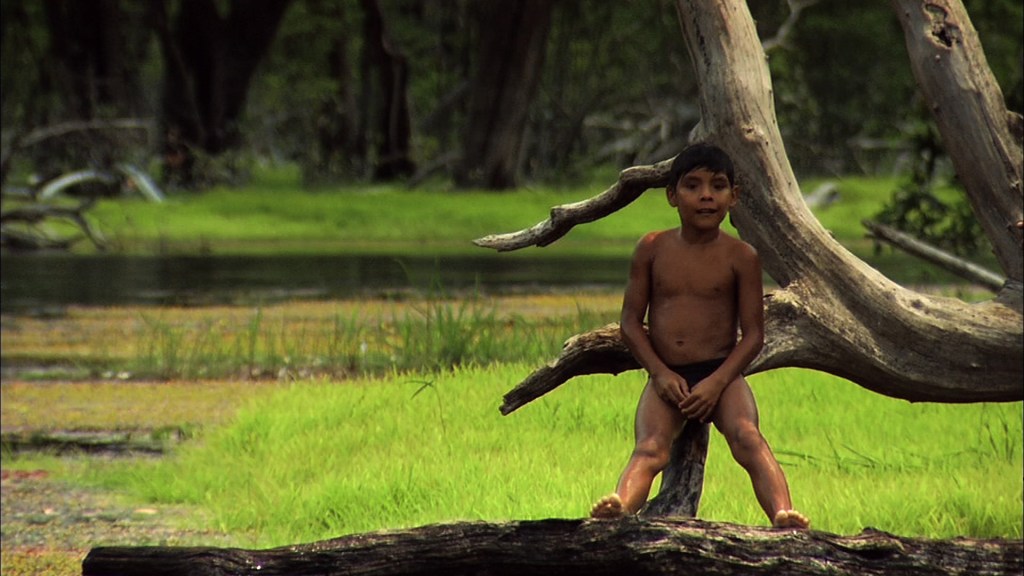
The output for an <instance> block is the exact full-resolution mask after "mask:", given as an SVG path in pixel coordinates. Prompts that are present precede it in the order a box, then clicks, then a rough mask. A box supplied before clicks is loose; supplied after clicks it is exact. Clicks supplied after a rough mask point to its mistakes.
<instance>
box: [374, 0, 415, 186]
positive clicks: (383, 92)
mask: <svg viewBox="0 0 1024 576" xmlns="http://www.w3.org/2000/svg"><path fill="white" fill-rule="evenodd" d="M361 4H362V7H363V14H364V20H363V23H364V24H363V41H364V48H363V82H364V93H363V106H362V108H363V116H364V118H365V120H364V121H369V122H373V121H376V123H377V128H376V131H375V133H372V134H369V130H367V131H366V132H367V133H368V135H370V138H369V139H370V140H373V141H376V143H377V146H376V148H377V150H376V151H377V158H376V162H375V167H374V170H373V177H374V179H377V180H391V179H394V178H398V177H400V176H410V175H412V174H413V173H414V172H416V165H415V164H414V163H413V161H412V158H411V147H412V142H411V140H412V127H411V125H412V121H411V120H410V118H409V96H408V92H409V64H408V62H407V61H406V59H405V56H403V55H402V54H401V53H399V52H398V50H396V49H395V48H394V47H393V46H392V42H391V39H390V37H389V36H388V33H387V31H386V29H385V27H384V15H383V14H382V13H381V10H380V4H378V2H377V0H362V2H361ZM374 80H376V82H374ZM378 90H379V91H378Z"/></svg>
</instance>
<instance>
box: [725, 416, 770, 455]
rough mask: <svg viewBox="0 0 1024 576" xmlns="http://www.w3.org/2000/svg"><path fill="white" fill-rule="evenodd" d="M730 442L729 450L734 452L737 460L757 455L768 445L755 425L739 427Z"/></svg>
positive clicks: (729, 439) (731, 436)
mask: <svg viewBox="0 0 1024 576" xmlns="http://www.w3.org/2000/svg"><path fill="white" fill-rule="evenodd" d="M728 441H729V449H730V450H732V454H733V457H734V458H736V459H737V460H741V459H743V458H744V457H745V456H750V455H753V454H757V453H758V452H760V451H761V450H763V449H764V448H765V446H766V445H767V443H766V442H765V440H764V436H762V435H761V431H760V430H758V429H757V426H754V425H753V424H748V425H743V426H738V427H737V428H736V430H734V431H733V433H732V434H731V435H730V437H729V438H728Z"/></svg>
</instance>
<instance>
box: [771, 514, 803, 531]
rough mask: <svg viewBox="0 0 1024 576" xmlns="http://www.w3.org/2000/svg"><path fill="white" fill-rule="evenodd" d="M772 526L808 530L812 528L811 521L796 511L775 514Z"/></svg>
mask: <svg viewBox="0 0 1024 576" xmlns="http://www.w3.org/2000/svg"><path fill="white" fill-rule="evenodd" d="M772 526H773V527H775V528H791V529H796V530H807V529H808V528H810V526H811V521H810V520H809V519H808V518H807V516H804V515H803V514H801V513H799V512H797V511H796V510H779V511H778V512H777V513H776V514H775V518H774V519H773V520H772Z"/></svg>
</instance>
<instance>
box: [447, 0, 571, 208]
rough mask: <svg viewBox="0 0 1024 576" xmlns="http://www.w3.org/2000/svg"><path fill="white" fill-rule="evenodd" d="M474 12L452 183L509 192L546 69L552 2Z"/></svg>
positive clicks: (514, 1) (498, 0)
mask: <svg viewBox="0 0 1024 576" xmlns="http://www.w3.org/2000/svg"><path fill="white" fill-rule="evenodd" d="M474 7H475V8H476V10H477V12H476V17H477V19H478V23H479V24H478V30H479V32H478V34H479V36H478V38H477V41H478V51H477V55H478V60H477V62H476V66H475V73H474V75H473V78H472V80H471V83H470V103H469V114H468V118H467V121H466V131H465V133H464V136H463V140H462V150H463V155H462V159H461V162H460V163H459V166H458V168H457V170H456V172H455V180H456V182H457V183H458V184H459V185H460V186H463V187H470V186H475V187H483V188H491V189H499V190H500V189H504V188H512V187H514V186H516V185H517V184H518V183H519V182H518V177H517V175H518V169H519V163H520V161H521V160H522V150H523V138H524V136H525V132H524V130H525V127H526V119H527V116H528V114H529V112H530V105H531V104H532V102H533V99H534V97H535V95H536V93H537V87H538V85H539V82H540V78H541V71H542V69H543V66H544V55H545V48H546V45H547V37H548V31H549V30H550V27H551V7H552V0H494V1H492V2H481V3H477V4H475V5H474Z"/></svg>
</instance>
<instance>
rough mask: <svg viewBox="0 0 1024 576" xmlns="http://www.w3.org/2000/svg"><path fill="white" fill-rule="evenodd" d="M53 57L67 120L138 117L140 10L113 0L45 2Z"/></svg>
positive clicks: (144, 41)
mask: <svg viewBox="0 0 1024 576" xmlns="http://www.w3.org/2000/svg"><path fill="white" fill-rule="evenodd" d="M43 7H44V11H45V14H46V22H47V31H48V32H49V34H50V46H51V50H52V55H53V58H54V60H55V62H53V63H51V64H55V65H51V66H48V67H47V68H48V70H49V73H50V74H51V76H52V77H53V79H54V84H55V86H54V88H55V91H54V93H55V95H57V96H58V97H60V98H61V99H62V100H63V105H64V107H65V108H66V111H65V113H64V115H63V118H64V119H65V120H92V119H95V118H97V117H99V116H101V115H107V116H115V117H118V116H129V117H130V116H140V115H141V114H142V105H143V94H142V80H141V78H140V76H139V72H140V70H141V69H142V65H141V62H142V60H143V59H144V57H145V52H146V45H147V40H148V37H147V35H146V29H145V27H144V26H142V22H141V20H142V15H143V11H142V10H140V9H136V8H135V7H133V6H124V5H122V4H121V3H119V2H117V1H116V0H99V1H95V2H60V1H54V0H48V1H47V2H45V3H44V4H43Z"/></svg>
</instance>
